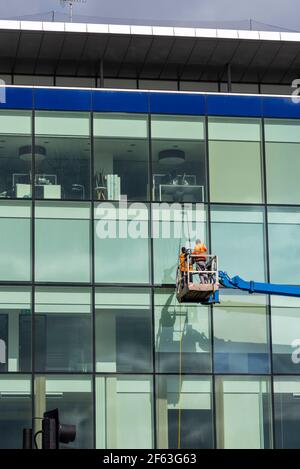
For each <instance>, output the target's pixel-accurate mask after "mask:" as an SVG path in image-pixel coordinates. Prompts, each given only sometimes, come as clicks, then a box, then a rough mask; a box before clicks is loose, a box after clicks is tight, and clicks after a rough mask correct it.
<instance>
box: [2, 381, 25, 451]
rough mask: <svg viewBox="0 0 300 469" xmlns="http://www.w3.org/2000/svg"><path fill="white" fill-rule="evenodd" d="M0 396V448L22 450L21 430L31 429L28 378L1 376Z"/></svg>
mask: <svg viewBox="0 0 300 469" xmlns="http://www.w3.org/2000/svg"><path fill="white" fill-rule="evenodd" d="M0 396H1V397H0V448H1V449H11V448H17V449H22V431H23V428H30V427H32V413H31V412H32V402H31V378H30V376H22V375H14V376H7V375H4V376H1V377H0Z"/></svg>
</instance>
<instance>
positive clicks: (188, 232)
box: [152, 204, 208, 285]
mask: <svg viewBox="0 0 300 469" xmlns="http://www.w3.org/2000/svg"><path fill="white" fill-rule="evenodd" d="M152 237H153V250H154V281H155V283H157V284H162V285H166V284H174V283H175V282H176V271H177V266H178V256H179V253H180V250H181V247H182V246H185V247H190V248H193V247H194V245H195V241H196V239H197V238H200V239H201V240H202V241H204V242H205V243H206V245H207V243H208V241H207V240H208V235H207V212H206V208H205V206H204V205H202V204H197V207H192V206H191V205H189V206H186V205H185V206H181V205H180V204H172V205H170V206H168V205H167V206H162V205H159V204H156V205H153V206H152Z"/></svg>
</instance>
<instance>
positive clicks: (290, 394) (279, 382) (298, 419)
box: [274, 376, 300, 449]
mask: <svg viewBox="0 0 300 469" xmlns="http://www.w3.org/2000/svg"><path fill="white" fill-rule="evenodd" d="M299 396H300V378H299V377H295V376H294V377H293V376H286V377H276V378H275V379H274V406H275V445H276V448H279V449H299V448H300V441H299V431H300V399H299Z"/></svg>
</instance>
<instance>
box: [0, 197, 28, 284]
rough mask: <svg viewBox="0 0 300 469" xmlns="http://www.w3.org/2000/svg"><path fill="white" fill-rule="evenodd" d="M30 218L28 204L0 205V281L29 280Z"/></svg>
mask: <svg viewBox="0 0 300 469" xmlns="http://www.w3.org/2000/svg"><path fill="white" fill-rule="evenodd" d="M30 216H31V205H30V203H29V202H23V201H22V202H21V201H20V202H13V201H10V202H9V203H8V202H1V203H0V246H1V250H0V255H1V263H0V280H3V281H10V280H12V281H26V280H30V278H31V258H30V253H31V230H30Z"/></svg>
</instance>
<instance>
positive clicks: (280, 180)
mask: <svg viewBox="0 0 300 469" xmlns="http://www.w3.org/2000/svg"><path fill="white" fill-rule="evenodd" d="M299 135H300V123H299V122H298V121H297V120H280V119H267V120H266V121H265V139H266V165H267V190H268V202H269V203H271V204H299V203H300V186H299V177H298V175H299V172H300V158H299V150H300V137H299Z"/></svg>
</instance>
